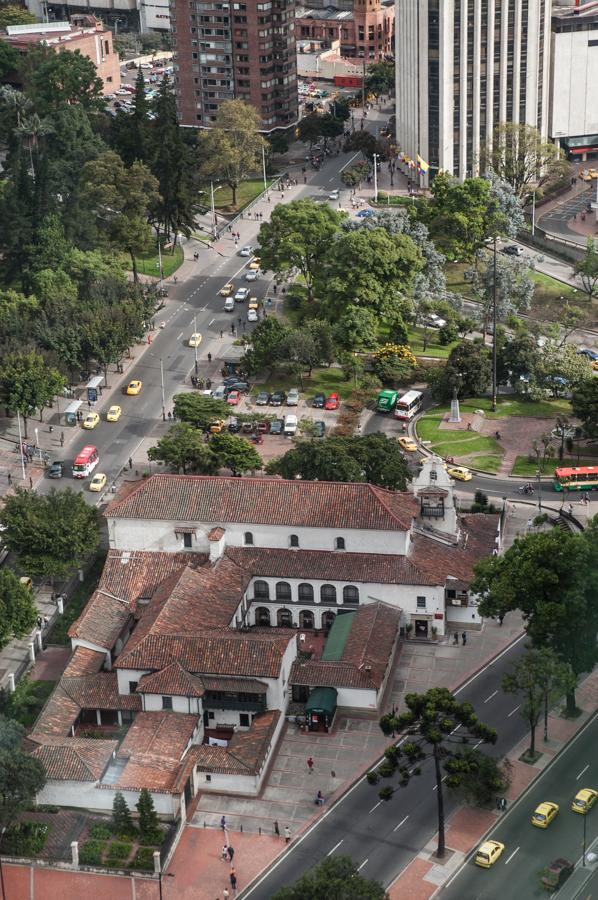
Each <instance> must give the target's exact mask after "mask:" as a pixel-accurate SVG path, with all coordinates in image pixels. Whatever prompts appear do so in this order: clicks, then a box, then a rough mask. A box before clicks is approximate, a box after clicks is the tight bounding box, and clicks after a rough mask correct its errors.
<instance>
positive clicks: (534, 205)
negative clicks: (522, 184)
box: [532, 191, 536, 237]
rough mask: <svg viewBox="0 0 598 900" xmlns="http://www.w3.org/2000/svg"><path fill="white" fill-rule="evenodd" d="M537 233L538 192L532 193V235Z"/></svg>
mask: <svg viewBox="0 0 598 900" xmlns="http://www.w3.org/2000/svg"><path fill="white" fill-rule="evenodd" d="M535 233H536V192H535V191H533V193H532V237H534V235H535Z"/></svg>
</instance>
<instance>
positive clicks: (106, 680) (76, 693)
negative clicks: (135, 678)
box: [60, 672, 141, 709]
mask: <svg viewBox="0 0 598 900" xmlns="http://www.w3.org/2000/svg"><path fill="white" fill-rule="evenodd" d="M60 685H61V687H62V689H63V690H64V691H65V693H67V694H68V696H69V697H70V698H71V699H72V700H74V702H75V703H76V704H77V705H78V706H79V707H80V708H81V709H141V697H137V696H135V694H119V693H118V682H117V677H116V672H100V673H99V674H97V675H85V676H83V677H81V678H68V677H65V676H64V675H63V676H62V678H61V680H60Z"/></svg>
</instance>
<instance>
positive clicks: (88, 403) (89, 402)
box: [87, 400, 91, 409]
mask: <svg viewBox="0 0 598 900" xmlns="http://www.w3.org/2000/svg"><path fill="white" fill-rule="evenodd" d="M87 406H88V407H89V409H91V400H88V401H87Z"/></svg>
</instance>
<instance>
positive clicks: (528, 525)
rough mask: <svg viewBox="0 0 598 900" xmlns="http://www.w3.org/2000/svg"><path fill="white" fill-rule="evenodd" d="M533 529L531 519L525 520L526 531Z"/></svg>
mask: <svg viewBox="0 0 598 900" xmlns="http://www.w3.org/2000/svg"><path fill="white" fill-rule="evenodd" d="M533 527H534V520H533V519H528V520H527V530H528V531H531V530H532V528H533Z"/></svg>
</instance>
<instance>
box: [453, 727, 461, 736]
mask: <svg viewBox="0 0 598 900" xmlns="http://www.w3.org/2000/svg"><path fill="white" fill-rule="evenodd" d="M460 728H461V726H460V725H457V727H456V728H453V730H452V731H451V734H454V733H455V731H459V729H460Z"/></svg>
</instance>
